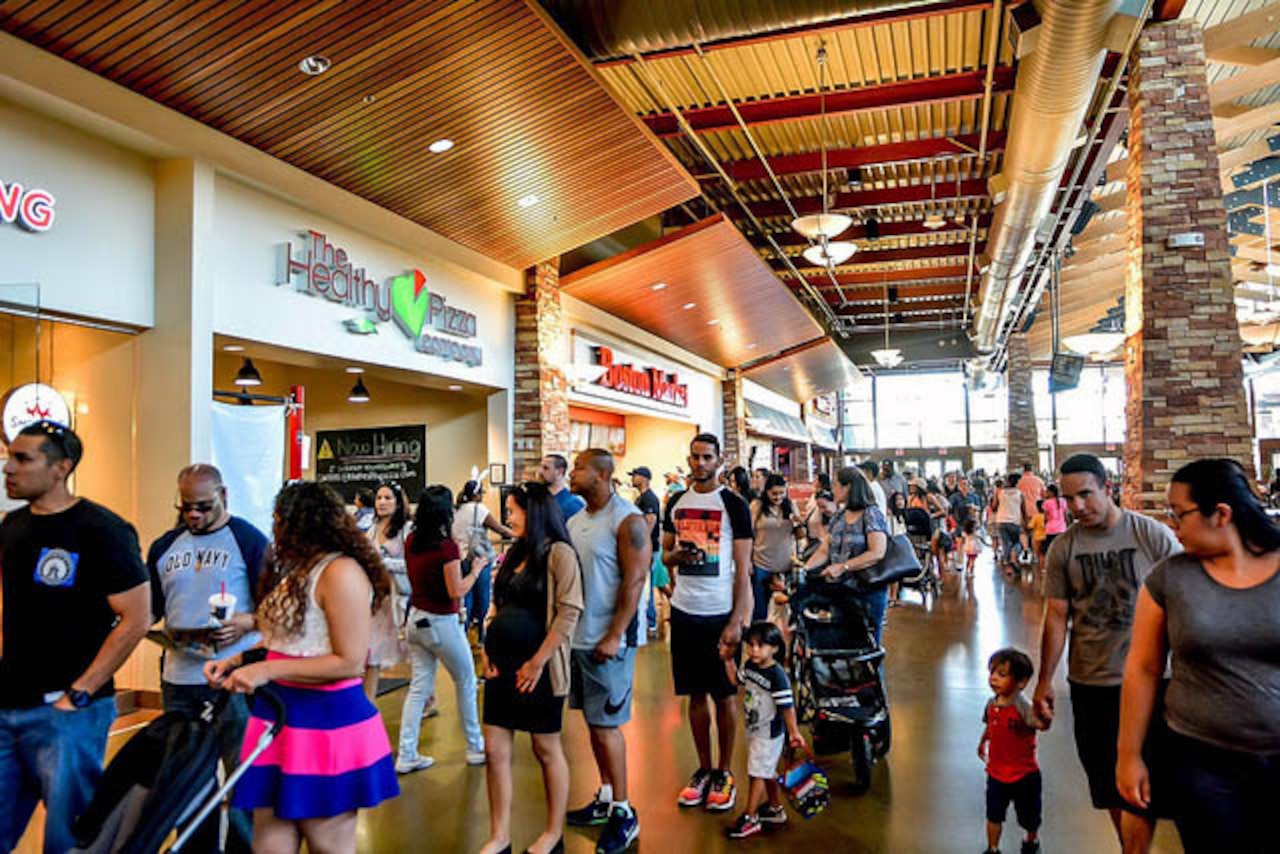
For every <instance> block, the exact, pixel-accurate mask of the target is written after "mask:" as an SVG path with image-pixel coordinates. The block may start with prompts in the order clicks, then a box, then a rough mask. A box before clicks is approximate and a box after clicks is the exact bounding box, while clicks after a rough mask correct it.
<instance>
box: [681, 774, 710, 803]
mask: <svg viewBox="0 0 1280 854" xmlns="http://www.w3.org/2000/svg"><path fill="white" fill-rule="evenodd" d="M710 788H711V772H710V771H708V770H707V769H705V768H699V769H698V770H697V771H694V772H693V776H692V777H690V778H689V785H687V786H685V787H684V788H683V789H681V790H680V797H679V798H677V799H676V803H677V804H679V805H680V806H682V807H700V806H702V805H703V804H705V803H706V802H707V790H708V789H710Z"/></svg>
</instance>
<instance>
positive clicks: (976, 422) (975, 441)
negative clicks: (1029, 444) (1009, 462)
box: [969, 384, 1009, 471]
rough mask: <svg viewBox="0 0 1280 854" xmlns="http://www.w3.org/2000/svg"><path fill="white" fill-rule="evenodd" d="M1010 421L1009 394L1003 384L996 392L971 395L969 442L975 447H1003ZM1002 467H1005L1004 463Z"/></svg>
mask: <svg viewBox="0 0 1280 854" xmlns="http://www.w3.org/2000/svg"><path fill="white" fill-rule="evenodd" d="M1008 421H1009V392H1008V389H1007V388H1006V387H1005V386H1004V385H1003V384H1001V385H1000V386H999V387H998V388H996V389H995V390H994V391H984V392H973V393H970V395H969V442H970V443H971V444H972V445H973V447H975V448H982V447H990V446H992V445H999V446H1003V445H1004V444H1005V442H1006V441H1007V437H1008V430H1007V425H1008ZM975 467H977V466H976V463H975ZM1000 467H1001V468H1003V467H1004V464H1003V462H1002V463H1001V465H1000ZM988 471H990V469H988Z"/></svg>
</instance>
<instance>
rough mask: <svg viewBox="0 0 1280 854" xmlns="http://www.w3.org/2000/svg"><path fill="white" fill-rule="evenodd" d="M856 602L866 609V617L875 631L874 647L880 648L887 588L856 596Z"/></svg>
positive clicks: (887, 605)
mask: <svg viewBox="0 0 1280 854" xmlns="http://www.w3.org/2000/svg"><path fill="white" fill-rule="evenodd" d="M858 601H860V602H861V603H862V604H863V605H864V606H865V607H866V609H867V616H868V617H869V618H870V619H871V626H872V629H873V630H874V631H875V636H876V646H880V645H881V643H880V636H881V635H882V634H884V612H885V611H886V610H888V608H889V588H888V587H881V588H880V589H879V590H874V591H872V592H871V593H863V594H861V595H859V596H858Z"/></svg>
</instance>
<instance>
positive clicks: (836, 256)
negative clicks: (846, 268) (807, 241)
mask: <svg viewBox="0 0 1280 854" xmlns="http://www.w3.org/2000/svg"><path fill="white" fill-rule="evenodd" d="M857 251H858V245H857V244H856V243H850V242H849V241H847V240H835V241H831V242H828V241H827V239H826V238H825V237H824V238H822V239H821V240H820V241H819V242H818V243H816V244H814V245H813V246H810V247H809V248H808V249H806V250H804V251H803V252H801V253H800V254H801V255H803V256H804V259H805V260H806V261H808V262H809V263H810V264H813V265H814V266H816V267H838V266H840V265H841V264H843V263H844V262H845V261H848V260H849V259H850V258H852V257H853V253H855V252H857Z"/></svg>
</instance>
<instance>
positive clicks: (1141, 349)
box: [1123, 20, 1253, 509]
mask: <svg viewBox="0 0 1280 854" xmlns="http://www.w3.org/2000/svg"><path fill="white" fill-rule="evenodd" d="M1135 59H1136V62H1134V63H1132V64H1131V65H1130V80H1129V152H1130V153H1129V167H1128V169H1129V171H1128V175H1127V180H1128V189H1127V192H1128V199H1127V207H1128V259H1127V262H1126V263H1127V270H1126V281H1125V315H1126V316H1125V333H1126V336H1127V338H1126V341H1125V385H1126V388H1127V391H1128V402H1127V406H1126V411H1125V415H1126V423H1127V432H1126V437H1125V448H1124V463H1125V476H1124V486H1123V493H1124V503H1125V506H1127V507H1130V508H1132V509H1152V508H1154V507H1156V506H1158V505H1160V504H1161V503H1162V502H1163V497H1164V496H1163V494H1164V489H1165V486H1166V485H1167V484H1168V482H1169V479H1170V477H1171V475H1172V474H1173V472H1174V471H1176V470H1177V469H1178V468H1179V467H1181V466H1182V465H1183V464H1184V463H1186V462H1189V461H1191V460H1193V459H1197V458H1203V457H1232V458H1234V459H1235V460H1237V461H1238V462H1240V463H1241V464H1243V465H1245V466H1246V468H1247V469H1252V458H1253V453H1252V438H1253V431H1252V429H1251V428H1250V426H1249V418H1248V409H1247V405H1246V402H1245V394H1244V382H1243V376H1242V371H1241V367H1240V352H1241V343H1240V334H1239V329H1238V326H1237V323H1236V311H1235V305H1234V303H1233V299H1232V297H1233V287H1232V279H1231V262H1230V256H1229V254H1228V244H1227V229H1226V222H1227V218H1226V211H1225V209H1224V206H1223V200H1222V187H1221V183H1220V181H1221V179H1220V175H1219V167H1218V154H1217V143H1216V139H1215V136H1214V126H1213V113H1212V110H1211V106H1210V102H1209V88H1208V83H1207V80H1206V77H1205V56H1204V34H1203V33H1202V31H1201V29H1200V27H1199V25H1198V24H1196V22H1195V21H1187V20H1179V21H1169V22H1165V23H1159V24H1152V25H1150V26H1148V27H1147V28H1146V29H1145V30H1144V31H1143V33H1142V35H1141V37H1140V38H1139V40H1138V45H1137V47H1136V56H1135ZM1191 232H1196V233H1199V234H1202V235H1204V243H1205V245H1204V246H1203V247H1198V248H1185V249H1170V248H1168V247H1167V245H1166V241H1167V238H1168V237H1169V236H1170V235H1172V234H1184V233H1191Z"/></svg>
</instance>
